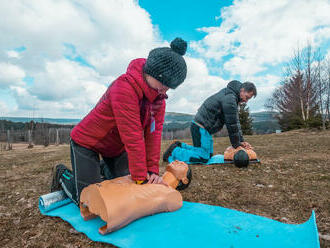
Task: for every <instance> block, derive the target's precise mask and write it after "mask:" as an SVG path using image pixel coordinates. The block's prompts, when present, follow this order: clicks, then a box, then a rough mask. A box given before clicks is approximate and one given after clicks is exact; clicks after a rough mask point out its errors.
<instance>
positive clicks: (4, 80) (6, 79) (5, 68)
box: [0, 61, 25, 88]
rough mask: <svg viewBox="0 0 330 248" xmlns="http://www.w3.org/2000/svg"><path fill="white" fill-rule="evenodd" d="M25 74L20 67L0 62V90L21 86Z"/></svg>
mask: <svg viewBox="0 0 330 248" xmlns="http://www.w3.org/2000/svg"><path fill="white" fill-rule="evenodd" d="M24 77H25V72H24V70H22V69H21V68H20V67H18V66H16V65H13V64H10V63H4V62H1V61H0V88H6V87H8V86H10V85H17V84H21V83H22V80H23V78H24Z"/></svg>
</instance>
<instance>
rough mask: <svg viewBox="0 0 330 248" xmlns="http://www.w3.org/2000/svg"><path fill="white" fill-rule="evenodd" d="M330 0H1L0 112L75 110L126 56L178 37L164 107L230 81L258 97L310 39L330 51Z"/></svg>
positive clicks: (66, 114)
mask: <svg viewBox="0 0 330 248" xmlns="http://www.w3.org/2000/svg"><path fill="white" fill-rule="evenodd" d="M328 13H330V3H329V1H328V0H314V1H309V0H281V1H272V0H258V1H257V0H240V1H211V0H207V1H187V0H181V1H174V0H168V1H151V0H140V1H136V0H122V1H118V0H95V1H91V0H82V1H79V2H76V1H73V0H59V1H53V0H43V1H42V2H40V1H37V0H35V1H29V0H20V1H7V2H5V3H2V8H0V15H1V16H2V21H1V22H0V33H1V39H0V116H32V115H34V116H35V117H45V118H46V117H50V118H82V117H83V116H84V115H85V114H87V113H88V112H89V111H90V109H91V108H93V106H94V105H95V103H96V102H97V101H98V99H99V97H100V96H101V95H102V94H103V92H104V91H105V90H106V88H107V87H108V85H109V84H110V82H112V81H113V80H114V79H116V78H117V77H118V76H119V75H121V74H122V73H124V72H125V70H126V67H127V65H128V63H129V62H130V61H131V60H132V59H134V58H137V57H147V55H148V52H149V51H150V50H151V49H153V48H155V47H159V46H168V45H169V43H170V42H171V40H172V39H174V38H175V37H177V36H179V37H182V38H183V39H185V40H186V41H187V42H188V44H189V46H188V51H187V54H186V55H185V60H186V63H187V67H188V75H187V79H186V81H185V82H184V83H183V84H182V85H181V86H180V87H178V88H177V89H176V90H173V91H171V90H170V91H169V99H168V101H167V111H171V112H182V113H190V114H195V113H196V111H197V109H198V107H199V106H200V105H201V104H202V102H203V101H204V100H205V99H206V98H207V97H208V96H210V95H212V94H214V93H215V92H217V91H218V90H220V89H221V88H223V87H225V86H226V84H227V83H228V81H229V80H232V79H237V80H241V81H252V82H254V83H255V84H256V86H257V88H258V97H257V98H256V99H253V100H251V101H250V102H249V104H248V105H249V107H250V110H251V111H253V112H258V111H262V110H264V103H265V101H266V100H267V98H269V96H270V95H271V92H272V91H273V90H274V89H275V88H276V86H278V84H279V82H280V81H281V79H282V76H283V75H282V71H283V65H285V64H286V63H287V62H288V60H289V59H290V57H291V55H292V53H293V51H294V49H295V48H297V46H298V45H299V47H300V48H304V47H305V46H306V44H307V41H309V42H311V44H312V46H313V48H314V49H321V52H322V54H323V55H324V57H330V16H329V14H328Z"/></svg>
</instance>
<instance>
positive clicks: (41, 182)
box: [0, 130, 330, 247]
mask: <svg viewBox="0 0 330 248" xmlns="http://www.w3.org/2000/svg"><path fill="white" fill-rule="evenodd" d="M246 139H247V141H248V142H250V143H251V144H252V145H253V146H254V147H255V151H256V152H257V154H258V155H259V158H260V159H261V161H262V164H260V165H252V166H250V167H249V168H248V169H238V168H235V167H234V166H232V165H226V166H224V165H212V166H203V165H194V166H192V171H193V181H192V183H191V184H190V187H189V188H188V189H187V190H185V191H183V192H182V194H183V198H184V200H186V201H193V202H201V203H206V204H212V205H219V206H223V207H227V208H232V209H237V210H241V211H245V212H249V213H253V214H258V215H262V216H266V217H269V218H272V219H275V220H279V221H282V222H286V223H302V222H304V221H306V220H307V219H308V218H309V217H310V214H311V210H312V209H314V210H315V212H316V218H317V224H318V229H319V232H320V233H321V234H328V235H329V234H330V231H329V230H330V200H329V196H330V154H329V152H330V149H329V147H330V131H326V132H320V131H314V132H311V131H304V130H300V131H292V132H287V133H282V134H271V135H262V136H247V137H246ZM186 142H187V143H191V141H190V140H186ZM169 143H170V142H169V141H164V143H163V146H162V151H164V150H165V149H166V148H167V146H168V145H169ZM228 145H229V140H228V138H217V139H216V140H215V152H216V153H222V152H223V151H224V149H225V148H226V147H227V146H228ZM57 163H64V164H67V165H69V164H70V157H69V147H68V146H67V145H61V146H49V147H46V148H44V147H34V148H33V149H25V148H24V147H20V149H18V147H16V148H15V146H14V147H13V150H12V151H5V152H1V153H0V172H1V173H0V179H1V180H0V200H1V202H0V225H1V230H0V247H112V246H111V245H108V244H100V243H95V242H92V241H90V240H89V239H88V238H87V237H86V236H85V235H83V234H80V233H77V232H75V231H74V230H73V229H72V227H71V226H70V225H69V224H68V223H66V222H64V221H62V220H61V219H59V218H50V217H45V216H42V215H41V214H40V213H39V211H38V207H37V200H38V197H39V196H40V195H41V194H45V193H47V192H48V191H49V180H50V178H49V176H50V171H51V168H52V167H53V165H55V164H57ZM165 165H166V163H162V164H161V171H164V168H165ZM320 241H321V247H330V242H329V241H325V240H323V239H321V240H320Z"/></svg>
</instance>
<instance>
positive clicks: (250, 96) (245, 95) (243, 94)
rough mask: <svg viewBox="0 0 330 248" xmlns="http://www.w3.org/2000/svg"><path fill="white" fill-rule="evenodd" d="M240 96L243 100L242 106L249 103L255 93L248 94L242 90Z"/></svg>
mask: <svg viewBox="0 0 330 248" xmlns="http://www.w3.org/2000/svg"><path fill="white" fill-rule="evenodd" d="M239 96H240V98H241V101H240V102H239V103H240V104H242V103H247V102H248V101H249V100H250V99H251V98H252V97H253V91H250V92H247V91H245V90H244V89H243V88H242V89H241V91H240V93H239Z"/></svg>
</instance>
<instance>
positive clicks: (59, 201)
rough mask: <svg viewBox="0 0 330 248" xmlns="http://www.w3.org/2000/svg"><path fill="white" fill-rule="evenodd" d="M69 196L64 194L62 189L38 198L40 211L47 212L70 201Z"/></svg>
mask: <svg viewBox="0 0 330 248" xmlns="http://www.w3.org/2000/svg"><path fill="white" fill-rule="evenodd" d="M71 202H72V201H71V200H70V198H68V197H67V196H66V194H65V193H64V191H63V190H60V191H55V192H52V193H49V194H46V195H42V196H40V198H39V208H40V211H42V212H45V213H46V212H49V211H51V210H54V209H56V208H59V207H62V206H64V205H67V204H69V203H71Z"/></svg>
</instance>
